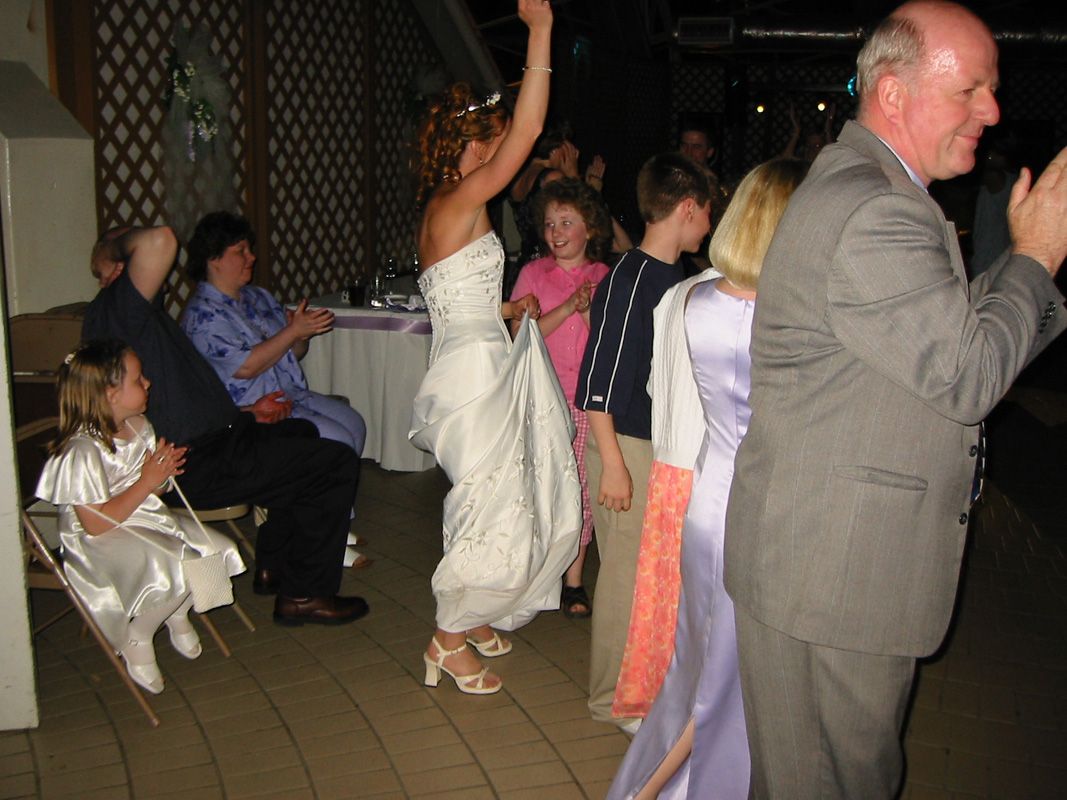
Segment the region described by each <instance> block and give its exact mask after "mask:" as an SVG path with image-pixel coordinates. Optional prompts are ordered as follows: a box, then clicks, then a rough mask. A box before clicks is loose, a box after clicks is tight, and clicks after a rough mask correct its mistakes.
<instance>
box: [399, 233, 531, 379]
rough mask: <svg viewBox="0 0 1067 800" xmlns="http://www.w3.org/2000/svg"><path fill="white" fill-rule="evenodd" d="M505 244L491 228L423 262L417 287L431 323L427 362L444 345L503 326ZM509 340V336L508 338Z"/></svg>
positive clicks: (484, 336) (492, 335)
mask: <svg viewBox="0 0 1067 800" xmlns="http://www.w3.org/2000/svg"><path fill="white" fill-rule="evenodd" d="M503 276H504V247H503V245H502V244H501V243H500V239H499V238H498V237H497V235H496V233H495V232H494V231H489V233H487V234H485V235H484V236H482V237H480V238H478V239H475V240H474V241H473V242H471V243H470V244H468V245H467V246H466V247H463V248H461V249H460V250H457V251H456V252H455V253H453V254H452V255H450V256H448V257H447V258H443V259H441V260H440V261H438V262H437V263H436V264H433V265H431V266H429V267H427V269H426V271H425V272H423V273H422V275H420V276H419V289H420V290H422V296H423V297H424V298H425V299H426V308H427V311H428V312H429V314H430V323H431V324H432V325H433V345H432V346H431V348H430V363H431V364H432V363H433V362H434V361H436V360H437V359H438V358H439V357H440V356H441V355H442V354H443V353H444V352H445V351H446V350H451V349H452V348H453V346H454V347H461V346H463V345H464V344H467V343H470V342H474V341H483V342H484V341H486V340H490V341H494V340H496V339H497V337H499V336H500V335H501V334H502V335H503V336H504V337H505V338H507V329H506V328H505V327H504V321H503V320H502V319H501V317H500V289H501V282H502V280H503ZM509 341H510V340H509Z"/></svg>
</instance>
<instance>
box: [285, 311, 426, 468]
mask: <svg viewBox="0 0 1067 800" xmlns="http://www.w3.org/2000/svg"><path fill="white" fill-rule="evenodd" d="M309 306H313V307H316V306H317V307H325V308H329V309H330V310H331V311H333V312H334V314H336V315H337V319H336V321H335V322H334V328H333V331H331V332H330V333H327V334H324V335H322V336H316V337H315V338H314V339H312V340H311V341H310V343H309V344H310V346H309V348H308V353H307V355H306V356H305V357H304V359H303V361H302V362H301V364H302V365H303V367H304V374H305V375H307V379H308V385H309V386H310V388H311V389H313V390H314V391H316V392H322V393H323V394H340V395H344V396H345V397H347V398H348V402H349V403H351V405H352V407H353V408H354V409H356V410H357V411H358V412H359V413H360V414H362V415H363V419H364V420H366V423H367V444H366V447H365V448H364V450H363V457H364V458H370V459H373V460H375V461H377V462H378V463H379V464H381V466H382V468H383V469H389V470H399V471H404V472H417V471H422V470H426V469H430V468H431V467H433V466H434V464H435V463H436V462H435V461H434V457H433V456H432V455H430V454H429V453H424V452H423V451H422V450H419V449H418V448H416V447H415V446H414V445H412V444H411V443H410V442H409V441H408V430H410V428H411V402H412V400H413V399H414V397H415V394H416V392H418V390H419V384H420V383H421V382H422V376H423V375H425V374H426V365H427V362H428V360H429V354H430V339H431V335H430V334H431V330H430V321H429V318H428V317H427V316H426V312H424V311H420V312H406V311H393V310H384V309H375V308H369V307H355V308H354V307H352V306H350V305H348V303H346V302H344V301H343V300H342V299H341V295H340V293H337V294H331V295H326V296H325V297H320V298H316V299H315V300H312V301H311V302H310V303H309Z"/></svg>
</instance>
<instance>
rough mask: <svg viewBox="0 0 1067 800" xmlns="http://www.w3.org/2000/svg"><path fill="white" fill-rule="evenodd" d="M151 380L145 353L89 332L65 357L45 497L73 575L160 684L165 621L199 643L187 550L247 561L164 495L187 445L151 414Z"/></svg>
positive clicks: (191, 643)
mask: <svg viewBox="0 0 1067 800" xmlns="http://www.w3.org/2000/svg"><path fill="white" fill-rule="evenodd" d="M149 386H150V383H149V380H148V378H146V377H145V376H144V375H143V374H142V372H141V359H139V358H138V357H137V354H136V353H134V352H133V350H132V349H130V348H129V347H128V346H127V345H125V344H124V343H122V342H119V341H114V340H111V341H97V342H90V343H88V344H85V345H82V346H81V347H79V348H78V349H76V350H75V351H74V352H73V353H71V354H70V355H69V356H67V359H66V361H65V363H64V364H63V365H62V366H61V367H60V370H59V420H60V421H59V436H58V437H57V438H56V440H55V441H54V442H53V443H52V444H51V446H50V455H51V457H50V458H49V459H48V462H47V463H46V464H45V466H44V470H43V471H42V473H41V478H40V481H39V482H38V484H37V496H38V497H40V498H41V499H42V500H46V501H48V502H50V503H53V504H55V505H57V506H59V511H60V513H59V533H60V539H61V541H62V542H63V568H64V571H65V572H66V575H67V578H68V579H69V580H70V583H71V585H72V586H73V587H74V589H75V591H77V592H78V594H79V595H80V596H81V598H82V599H83V600H84V601H85V604H86V605H87V606H88V607H89V610H90V611H91V612H92V615H93V618H94V619H95V620H96V622H97V624H99V625H100V628H101V629H102V630H103V632H104V635H105V636H107V638H108V641H109V642H110V643H111V645H112V647H114V648H115V652H117V653H119V654H120V655H122V657H123V658H124V659H125V660H126V669H127V670H128V672H129V673H130V677H131V678H133V679H134V681H136V682H137V683H138V684H139V685H140V686H142V687H143V688H145V689H146V690H148V691H149V692H151V693H153V694H159V693H160V692H161V691H163V675H162V674H161V673H160V671H159V667H158V666H157V664H156V654H155V650H154V648H153V646H152V637H153V636H154V635H155V633H156V631H157V630H159V628H160V626H161V625H163V623H164V622H165V623H166V625H167V628H168V629H169V631H170V642H171V645H172V646H173V647H174V649H175V650H176V651H177V652H178V653H180V654H181V655H183V656H185V657H186V658H196V657H197V656H199V655H200V652H201V648H200V639H199V637H198V636H197V634H196V631H195V630H194V629H193V627H192V625H191V624H190V623H189V617H188V614H189V610H190V609H191V608H192V604H193V600H192V595H191V594H190V591H189V587H188V586H187V584H186V579H185V575H184V573H183V571H182V563H181V562H182V560H183V559H192V558H199V556H200V555H201V554H203V555H209V554H212V553H215V552H221V553H222V554H223V562H224V564H225V566H226V571H227V573H228V574H229V575H230V576H233V575H237V574H239V573H241V572H243V571H244V569H245V566H244V563H243V562H242V561H241V557H240V555H239V554H238V552H237V548H236V546H235V545H234V543H233V542H232V541H230V540H229V539H228V538H226V537H225V536H223V535H222V534H219V533H217V532H215V531H213V530H211V529H204V530H201V529H200V527H199V526H198V525H197V523H196V522H195V521H194V520H191V519H187V518H185V517H181V518H179V517H176V516H175V515H174V514H172V513H171V512H170V510H169V509H168V508H167V506H166V505H165V504H164V503H163V501H162V500H160V498H159V495H160V494H161V493H162V492H163V490H164V489H165V488H166V486H167V484H168V483H169V482H170V479H171V478H172V477H173V476H175V475H180V474H181V473H182V468H181V467H182V464H184V463H185V450H186V448H184V447H175V446H174V445H172V444H170V443H169V442H167V441H166V440H165V439H162V438H161V439H160V440H159V442H158V443H157V442H156V440H155V432H154V431H153V429H152V425H151V423H149V421H148V420H147V419H146V418H145V417H144V416H143V415H144V411H145V407H146V405H147V403H148V389H149ZM115 523H118V524H119V526H121V527H119V526H116V525H115ZM124 528H126V529H129V530H124ZM130 530H133V531H135V532H136V535H134V534H133V533H131V532H130Z"/></svg>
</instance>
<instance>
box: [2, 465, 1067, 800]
mask: <svg viewBox="0 0 1067 800" xmlns="http://www.w3.org/2000/svg"><path fill="white" fill-rule="evenodd" d="M1060 457H1062V454H1060ZM446 490H447V484H446V482H445V479H444V477H443V476H442V475H441V474H440V473H439V472H438V471H436V470H434V471H431V472H427V473H422V474H398V473H387V472H383V471H381V470H379V469H377V468H376V467H374V466H372V465H367V468H366V469H365V471H364V479H363V484H362V487H361V490H360V499H359V502H358V509H357V510H358V517H359V519H358V529H359V531H360V532H361V533H362V534H363V535H364V536H366V537H367V538H368V539H369V540H370V542H371V546H370V547H369V548H368V549H367V553H368V554H369V555H371V556H373V557H374V558H375V559H376V563H375V564H374V565H373V566H372V567H370V568H368V569H362V570H349V571H348V574H347V575H346V576H345V585H344V589H345V591H347V592H350V593H358V594H361V595H363V596H364V597H366V598H367V600H368V601H369V602H370V604H371V613H370V615H369V616H368V617H367V618H366V619H364V620H362V621H360V622H357V623H355V624H353V625H347V626H342V627H339V628H316V627H312V626H308V627H305V628H293V629H289V628H278V627H275V626H274V625H273V624H272V622H271V620H270V611H271V600H270V599H269V598H263V597H257V596H256V595H254V594H252V592H251V588H250V579H249V578H248V577H247V576H244V577H241V578H238V579H237V581H236V590H237V595H238V598H239V600H240V601H241V603H242V604H243V605H244V607H245V609H246V610H247V611H248V613H249V614H250V615H251V616H252V617H253V619H254V620H255V622H256V623H257V625H258V626H259V629H258V630H257V631H256V632H255V633H249V632H248V631H247V630H245V628H244V627H243V626H242V625H241V624H240V623H239V622H238V621H237V619H236V617H235V616H234V615H233V614H232V613H231V612H230V611H229V610H228V609H219V610H217V611H215V612H213V614H212V618H213V619H215V620H216V623H217V624H218V625H219V626H220V628H221V629H222V630H223V632H224V634H225V636H226V638H227V639H228V641H229V644H230V646H231V647H232V648H233V651H234V652H233V657H232V658H230V659H226V658H223V657H222V655H221V654H220V652H219V650H218V648H217V647H216V646H215V645H214V643H213V642H210V641H208V640H207V637H206V636H205V637H204V638H205V643H204V650H205V652H204V654H203V656H201V658H200V659H199V660H197V661H195V662H190V661H186V660H184V659H182V658H180V657H179V656H177V655H176V654H175V653H174V652H173V651H172V650H171V649H170V647H169V645H168V644H167V641H166V634H165V633H164V634H160V636H158V637H157V640H156V643H157V649H158V653H159V659H160V664H161V666H162V669H163V671H164V673H165V675H166V677H167V689H166V691H165V692H164V693H163V694H161V695H160V696H158V697H156V698H152V703H153V705H154V707H155V708H156V710H157V712H158V713H159V714H160V716H161V717H162V720H163V724H162V725H161V726H160V727H159V728H155V729H153V728H151V727H150V726H149V725H148V723H147V722H146V719H145V717H144V716H143V714H142V713H141V712H140V710H139V709H138V707H137V706H136V705H135V704H134V702H133V701H132V699H131V698H130V696H129V694H128V692H126V690H125V688H124V687H123V686H122V685H121V684H120V683H119V681H118V678H117V676H116V675H115V674H114V672H113V670H112V669H111V667H110V665H109V664H108V662H107V661H106V660H105V659H104V658H103V656H102V655H101V654H100V653H99V651H98V649H97V648H96V646H95V644H93V643H92V642H91V641H90V640H85V639H79V637H78V628H79V626H78V624H77V622H76V621H75V620H74V619H73V618H71V617H67V618H65V619H64V620H62V621H61V622H59V623H57V624H56V625H54V626H53V627H52V628H50V629H49V630H47V631H45V632H44V633H43V634H41V635H40V636H39V637H38V639H37V658H38V666H39V671H40V702H41V716H42V722H41V726H40V728H38V729H37V730H33V731H13V732H6V733H0V798H20V797H41V798H53V797H74V798H85V800H91V799H93V798H128V797H135V798H150V797H151V798H161V797H172V798H179V797H180V798H196V799H197V800H198V799H199V798H246V797H262V798H266V797H270V798H293V800H296V798H319V799H320V800H331V799H332V798H358V797H372V796H373V797H376V798H401V797H410V798H416V797H418V798H430V797H433V798H442V799H445V798H465V799H467V798H469V799H470V800H480V798H508V799H509V800H512V799H514V800H519V799H520V798H531V799H533V798H552V799H553V800H567V798H599V797H602V796H603V795H604V793H605V792H606V790H607V787H608V785H609V783H610V780H611V777H612V774H613V773H614V771H615V768H616V766H617V765H618V762H619V760H620V758H621V757H622V754H623V752H624V751H625V749H626V746H627V744H628V739H627V737H626V736H625V735H624V734H622V733H620V732H618V731H617V730H616V729H615V728H614V727H612V726H607V725H602V724H597V723H594V722H592V721H591V720H589V719H588V717H587V714H586V708H585V683H586V670H587V665H588V647H589V626H588V621H587V620H579V621H572V620H567V619H565V618H563V617H562V615H560V614H558V613H551V614H542V615H541V616H540V618H538V619H537V620H536V621H534V622H533V623H531V624H530V625H529V626H527V627H526V628H523V629H522V630H521V631H519V632H518V633H517V634H516V635H515V636H514V639H515V643H516V644H515V650H514V651H513V653H512V654H510V655H508V656H506V657H504V658H500V659H497V660H495V661H493V662H492V666H493V668H494V669H495V670H497V671H498V672H499V673H500V674H501V675H502V676H503V677H504V682H505V689H504V691H503V692H501V693H499V694H497V695H491V696H488V697H470V696H467V695H462V694H460V693H459V692H458V691H457V690H456V688H455V686H454V685H452V684H451V683H450V682H449V683H444V682H443V683H442V684H441V685H440V686H439V687H438V688H437V689H427V688H425V687H424V686H423V685H422V683H421V679H422V674H423V669H422V660H421V654H422V652H423V649H424V648H425V646H426V642H427V638H428V636H429V634H430V632H431V629H432V620H433V598H432V596H431V594H430V589H429V576H430V574H431V573H432V571H433V569H434V566H435V565H436V561H437V557H438V553H439V548H440V538H439V536H440V534H439V530H438V526H439V523H440V508H441V498H442V496H443V495H444V492H445V491H446ZM1060 493H1062V487H1061V491H1060ZM976 518H977V519H976V522H975V525H974V528H973V538H972V543H973V544H972V547H971V549H970V553H969V559H968V564H967V568H966V579H965V585H964V590H963V592H962V595H961V608H960V613H959V615H958V620H957V623H956V625H955V628H954V631H953V635H952V638H951V640H950V643H949V645H948V646H947V647H946V648H945V650H944V652H942V653H941V654H939V655H938V657H936V658H934V659H932V660H930V661H929V662H927V663H924V664H923V665H922V668H921V672H920V678H919V681H918V688H917V693H916V699H915V704H914V710H913V712H912V714H911V718H910V721H909V726H908V734H907V752H908V760H909V765H910V767H909V776H908V784H907V787H906V789H905V791H904V798H906V800H933V799H934V798H972V797H983V798H1055V797H1064V796H1067V682H1065V680H1064V678H1065V677H1067V670H1065V667H1067V648H1065V643H1067V609H1065V598H1067V557H1065V555H1064V548H1063V543H1064V541H1065V540H1064V537H1063V531H1062V530H1060V531H1058V538H1056V537H1055V536H1050V535H1049V534H1048V533H1046V532H1045V531H1043V530H1038V529H1037V528H1036V527H1035V526H1034V525H1033V524H1032V523H1031V522H1030V517H1029V516H1028V515H1027V513H1024V512H1023V511H1022V510H1021V509H1020V508H1018V507H1016V506H1015V505H1014V504H1013V503H1012V501H1011V500H1009V499H1008V498H1007V497H1005V496H1004V495H1003V494H1001V492H999V491H998V490H997V489H996V487H991V488H990V490H989V491H988V493H987V498H986V500H985V501H984V504H983V506H982V508H981V510H980V511H979V512H978V513H977V514H976ZM244 524H245V525H250V523H249V522H247V521H245V523H244ZM249 529H250V528H249ZM588 572H589V573H590V575H593V574H595V560H594V561H593V563H592V564H591V566H590V569H589V570H588ZM590 582H592V581H590ZM35 594H38V595H40V594H45V595H46V596H44V597H38V598H36V599H35V602H36V603H37V606H38V609H39V610H40V611H44V610H45V607H46V606H49V605H52V604H54V602H55V597H54V595H51V596H48V593H39V592H38V593H35Z"/></svg>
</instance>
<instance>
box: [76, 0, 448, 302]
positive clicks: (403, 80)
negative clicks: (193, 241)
mask: <svg viewBox="0 0 1067 800" xmlns="http://www.w3.org/2000/svg"><path fill="white" fill-rule="evenodd" d="M78 5H79V4H78V3H67V2H57V3H56V13H57V14H58V15H66V19H64V20H60V24H59V27H60V28H62V27H64V23H67V24H66V27H68V28H74V29H75V30H76V29H77V23H78V21H79V19H81V17H80V16H79V15H81V14H84V13H85V12H84V10H83V9H81V8H79V7H78ZM85 21H86V22H87V23H88V25H89V27H90V28H91V31H90V37H91V45H90V46H91V71H92V79H91V81H85V79H84V76H82V77H81V79H80V80H75V79H74V78H72V82H73V83H81V82H84V83H85V84H86V85H87V86H88V88H87V89H86V91H88V92H91V94H92V104H91V107H92V114H91V120H87V122H89V124H91V127H92V128H93V129H94V133H95V138H96V171H97V206H98V208H97V215H98V221H99V226H100V229H101V230H104V229H107V228H110V227H114V226H116V225H120V224H134V225H158V224H162V223H164V222H166V221H167V219H166V212H165V209H164V200H165V193H166V191H167V190H166V186H165V181H164V177H163V169H162V160H163V147H162V138H161V133H162V125H163V119H164V114H165V108H164V105H163V100H162V97H163V88H164V86H165V84H166V80H167V74H166V66H165V65H166V59H167V57H168V56H169V55H170V54H171V52H172V48H173V44H172V42H173V36H174V33H175V32H176V31H177V30H179V29H180V28H183V27H184V28H194V27H196V26H200V27H201V28H203V29H206V30H207V31H209V32H210V36H211V50H212V52H213V54H214V55H215V56H217V57H218V59H219V60H220V61H221V63H222V65H223V71H224V72H223V75H224V79H225V81H226V82H227V83H228V84H229V87H230V89H231V91H232V105H231V106H230V109H229V121H230V123H231V132H230V133H231V148H232V156H233V163H234V188H235V190H236V195H237V197H238V198H239V201H238V203H239V207H238V210H239V211H241V212H242V213H244V214H246V215H247V216H248V217H249V218H250V220H251V221H252V222H253V225H254V226H255V227H256V229H257V234H258V236H259V241H260V245H259V248H258V249H259V255H260V268H259V271H258V274H257V277H256V282H257V283H260V284H262V285H264V286H267V287H268V288H269V289H270V290H271V291H272V292H274V294H275V295H276V296H277V297H278V298H279V299H281V300H282V301H293V300H296V299H299V298H300V297H308V296H315V295H321V294H324V293H327V292H331V291H336V290H337V289H339V288H341V287H342V286H343V285H344V284H345V283H346V282H347V281H348V280H349V279H350V278H352V277H353V276H354V275H355V274H356V272H358V271H360V270H362V271H371V272H373V270H374V269H376V268H377V266H378V265H379V264H380V263H381V262H382V260H384V258H386V257H390V256H391V257H398V258H399V257H405V256H406V257H410V253H411V249H412V248H411V231H412V228H413V223H414V211H413V209H412V207H411V202H410V193H409V189H408V182H407V180H406V174H407V167H406V153H405V150H404V146H403V143H404V141H405V137H406V135H407V133H408V128H409V127H410V123H409V121H408V120H407V119H406V118H405V98H406V97H407V95H408V92H409V88H410V86H411V85H412V83H413V76H414V74H415V73H416V71H417V70H418V69H419V68H420V67H422V66H423V65H426V64H431V63H435V62H436V61H438V60H439V55H438V54H437V52H436V51H435V50H434V48H433V46H432V44H431V43H430V39H429V36H428V35H427V34H426V32H425V31H424V30H423V28H422V25H421V22H420V21H419V20H418V18H417V16H416V15H415V13H414V11H413V9H412V8H411V6H410V4H409V3H407V2H404V1H403V0H399V1H398V2H389V3H380V2H373V0H322V1H321V2H315V3H293V2H285V1H284V0H274V1H273V2H268V3H264V2H256V0H93V2H92V3H91V12H90V14H89V16H88V17H87V18H85ZM75 35H77V34H75ZM74 72H76V70H74ZM72 91H73V90H68V95H69V94H70V93H71V92H72ZM173 283H174V284H175V285H174V286H173V288H172V292H171V294H170V296H169V298H168V303H169V307H170V310H171V311H172V313H175V314H177V313H178V312H179V311H180V309H181V307H183V306H184V304H185V302H186V301H187V300H188V297H189V295H190V292H191V289H192V287H191V286H190V285H189V284H188V282H187V281H186V280H185V279H184V278H183V277H182V276H181V273H180V272H179V273H177V274H176V278H175V280H174V281H173Z"/></svg>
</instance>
